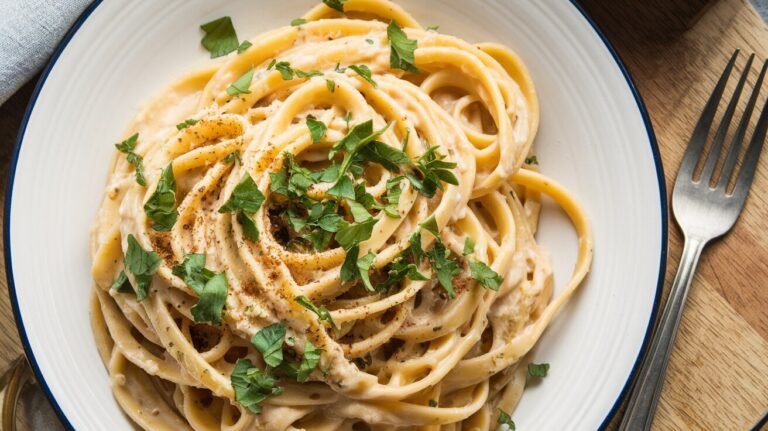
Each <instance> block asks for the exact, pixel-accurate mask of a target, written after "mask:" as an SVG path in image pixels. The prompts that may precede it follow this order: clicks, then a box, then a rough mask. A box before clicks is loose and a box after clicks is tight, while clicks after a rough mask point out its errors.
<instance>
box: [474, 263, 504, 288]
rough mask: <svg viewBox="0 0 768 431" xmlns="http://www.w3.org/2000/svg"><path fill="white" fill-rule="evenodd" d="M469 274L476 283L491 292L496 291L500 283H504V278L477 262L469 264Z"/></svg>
mask: <svg viewBox="0 0 768 431" xmlns="http://www.w3.org/2000/svg"><path fill="white" fill-rule="evenodd" d="M469 272H470V274H471V275H472V278H474V279H475V280H477V282H478V283H480V284H481V285H482V286H483V287H485V288H488V289H491V290H496V291H498V290H499V287H501V283H503V282H504V277H502V276H500V275H499V274H497V273H496V271H494V270H492V269H491V268H490V267H488V265H486V264H485V263H483V262H481V261H479V260H471V261H470V262H469Z"/></svg>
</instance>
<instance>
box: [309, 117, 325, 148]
mask: <svg viewBox="0 0 768 431" xmlns="http://www.w3.org/2000/svg"><path fill="white" fill-rule="evenodd" d="M307 128H308V129H309V134H310V136H312V142H313V143H317V142H320V140H321V139H323V136H325V132H326V131H327V130H328V126H326V125H325V123H323V122H322V121H320V120H318V119H316V118H315V117H313V116H311V115H308V116H307Z"/></svg>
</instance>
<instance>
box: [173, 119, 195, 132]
mask: <svg viewBox="0 0 768 431" xmlns="http://www.w3.org/2000/svg"><path fill="white" fill-rule="evenodd" d="M197 121H198V120H195V119H194V118H190V119H188V120H184V121H182V122H181V123H179V124H177V125H176V129H177V130H184V129H186V128H187V127H189V126H194V125H195V124H197Z"/></svg>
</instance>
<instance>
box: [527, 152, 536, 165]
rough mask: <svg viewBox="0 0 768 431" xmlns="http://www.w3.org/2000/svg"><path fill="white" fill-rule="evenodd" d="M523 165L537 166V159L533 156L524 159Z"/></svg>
mask: <svg viewBox="0 0 768 431" xmlns="http://www.w3.org/2000/svg"><path fill="white" fill-rule="evenodd" d="M525 164H526V165H538V164H539V159H538V158H537V157H536V155H535V154H534V155H532V156H531V157H526V158H525Z"/></svg>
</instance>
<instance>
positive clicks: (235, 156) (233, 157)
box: [224, 150, 243, 165]
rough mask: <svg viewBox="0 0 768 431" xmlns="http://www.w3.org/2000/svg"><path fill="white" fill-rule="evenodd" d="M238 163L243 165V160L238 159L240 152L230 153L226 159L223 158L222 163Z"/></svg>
mask: <svg viewBox="0 0 768 431" xmlns="http://www.w3.org/2000/svg"><path fill="white" fill-rule="evenodd" d="M234 162H237V163H240V164H241V165H242V164H243V159H241V158H240V150H235V151H232V152H231V153H229V154H227V157H224V163H227V164H229V163H234Z"/></svg>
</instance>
